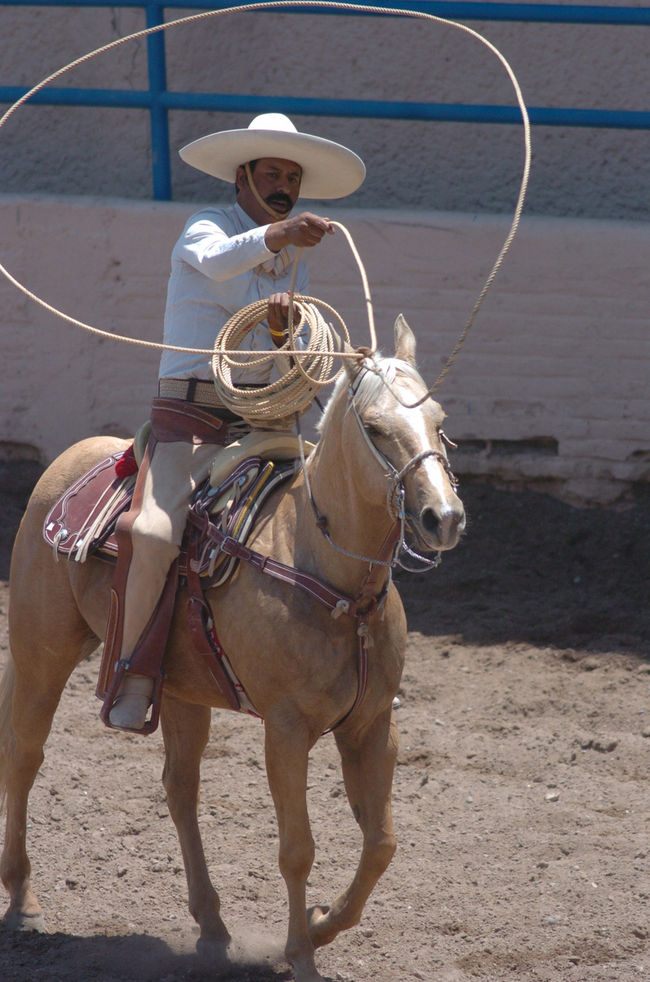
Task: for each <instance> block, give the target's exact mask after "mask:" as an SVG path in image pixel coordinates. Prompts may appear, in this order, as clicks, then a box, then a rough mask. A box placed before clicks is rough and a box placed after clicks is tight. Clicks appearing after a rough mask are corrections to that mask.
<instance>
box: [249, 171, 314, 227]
mask: <svg viewBox="0 0 650 982" xmlns="http://www.w3.org/2000/svg"><path fill="white" fill-rule="evenodd" d="M301 177H302V169H301V168H300V166H299V165H298V164H296V163H294V161H293V160H283V159H281V158H280V157H260V159H259V160H258V161H257V162H256V164H255V168H254V172H253V180H254V182H255V187H256V188H257V190H258V193H259V194H260V196H261V198H262V199H263V200H264V201H265V202H266V203H267V205H270V207H271V208H272V209H273V211H276V212H278V214H279V215H280V217H281V218H286V216H287V215H288V214H289V212H290V211H291V209H292V208H293V206H294V205H295V203H296V201H297V200H298V194H299V193H300V180H301ZM237 202H238V204H239V205H240V206H241V207H242V208H243V209H244V211H245V212H246V214H247V215H250V217H251V218H252V219H253V221H255V222H257V224H258V225H266V224H267V223H268V222H269V219H270V216H269V214H268V212H266V211H264V209H263V208H262V206H261V205H260V203H259V202H258V200H257V198H256V197H255V195H254V194H253V192H252V190H251V188H250V187H249V185H248V179H247V177H246V171H245V170H244V168H243V167H238V168H237Z"/></svg>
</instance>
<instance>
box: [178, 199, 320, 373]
mask: <svg viewBox="0 0 650 982" xmlns="http://www.w3.org/2000/svg"><path fill="white" fill-rule="evenodd" d="M267 228H268V225H256V224H255V222H254V221H253V220H252V218H250V217H249V216H248V215H247V214H246V212H245V211H244V210H243V209H242V208H240V207H239V205H238V204H234V205H226V206H225V207H221V208H219V207H214V208H204V209H203V210H202V211H199V212H197V213H196V214H195V215H192V217H191V218H190V219H189V220H188V222H187V224H186V225H185V228H184V230H183V233H182V235H181V236H180V238H179V239H178V241H177V243H176V245H175V246H174V249H173V251H172V258H171V274H170V277H169V284H168V287H167V306H166V309H165V324H164V332H163V341H164V343H165V344H171V345H179V346H182V347H188V348H208V349H211V348H212V347H213V345H214V342H215V339H216V337H217V335H218V333H219V331H220V330H221V328H222V327H223V326H224V324H225V323H226V322H227V321H228V320H229V318H230V317H232V315H233V314H235V313H237V311H239V310H241V308H242V307H246V306H247V305H248V304H250V303H254V302H256V301H258V300H267V299H268V298H269V297H270V295H271V294H272V293H283V292H287V291H288V290H289V287H290V285H291V276H292V271H293V262H294V258H295V250H294V249H293V247H291V246H290V247H289V248H287V249H283V250H282V251H281V252H279V253H275V252H271V251H270V250H269V249H268V248H267V246H266V244H265V242H264V235H265V232H266V230H267ZM294 290H295V292H296V293H302V294H308V293H309V281H308V277H307V267H306V264H305V263H304V262H303V261H302V260H301V261H300V262H299V263H298V270H297V273H296V281H295V285H294ZM241 347H243V348H250V349H252V350H255V351H269V350H271V349H273V348H274V345H273V342H272V340H271V336H270V333H269V329H268V325H267V323H266V321H263V322H262V323H261V324H258V325H257V327H256V328H254V329H253V330H252V331H250V332H249V333H248V334H247V335H246V337H245V338H244V340H243V341H242V344H241ZM210 361H211V358H210V356H209V355H194V354H191V353H189V352H181V351H163V353H162V357H161V360H160V371H159V375H160V377H161V378H198V379H204V380H210V379H211V378H212V370H211V365H210ZM270 373H271V365H270V364H266V365H256V366H253V367H252V368H249V369H245V370H241V371H240V370H237V369H234V368H233V369H232V378H233V381H235V382H247V383H250V384H261V385H265V384H267V383H268V381H269V376H270Z"/></svg>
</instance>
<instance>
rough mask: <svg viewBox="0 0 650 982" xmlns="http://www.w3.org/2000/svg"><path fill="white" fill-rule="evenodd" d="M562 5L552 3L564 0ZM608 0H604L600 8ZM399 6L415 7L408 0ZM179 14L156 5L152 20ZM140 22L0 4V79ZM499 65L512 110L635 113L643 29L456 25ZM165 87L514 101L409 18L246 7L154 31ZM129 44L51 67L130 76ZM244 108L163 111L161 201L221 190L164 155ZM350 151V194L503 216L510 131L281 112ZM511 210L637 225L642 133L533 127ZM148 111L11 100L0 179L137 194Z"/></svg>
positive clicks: (511, 152) (484, 57) (648, 177)
mask: <svg viewBox="0 0 650 982" xmlns="http://www.w3.org/2000/svg"><path fill="white" fill-rule="evenodd" d="M567 2H569V0H567ZM612 5H613V6H615V5H616V4H612ZM414 6H417V4H414ZM179 15H180V12H179V11H173V10H172V11H170V19H174V18H177V17H178V16H179ZM143 26H144V13H143V12H142V11H137V10H130V9H125V10H119V9H117V8H94V9H75V8H65V9H57V8H50V7H48V8H38V7H32V6H29V7H20V6H3V5H2V4H1V3H0V52H1V63H2V81H3V82H4V83H6V84H13V85H26V86H32V85H34V84H36V83H37V82H39V81H40V80H41V79H42V78H43V77H45V76H46V75H47V74H49V73H50V72H53V71H55V70H57V69H59V68H61V67H62V66H64V65H65V64H67V63H68V62H70V61H71V60H72V59H74V58H78V57H79V56H81V55H83V54H85V53H86V52H88V51H90V50H92V49H94V48H95V47H97V46H98V45H102V44H106V43H107V42H110V41H112V40H114V39H117V38H120V37H124V36H126V35H128V34H131V33H133V32H135V31H136V30H138V29H141V28H142V27H143ZM470 26H471V27H473V28H476V29H478V30H479V31H481V32H482V33H483V34H484V35H485V36H486V37H487V38H488V39H489V40H490V41H491V42H492V43H493V44H495V45H496V46H497V47H498V48H499V50H500V51H501V52H502V53H503V54H504V56H505V57H506V58H507V59H508V60H509V62H510V64H511V65H512V68H513V70H514V71H515V73H516V75H517V77H518V79H519V81H520V83H521V86H522V90H523V94H524V98H525V100H526V102H527V103H528V105H530V106H560V107H584V108H604V109H638V110H641V109H647V108H648V106H647V51H648V30H647V29H644V28H642V27H636V28H635V27H618V26H589V25H587V26H581V25H566V24H517V23H490V22H485V23H480V24H479V23H473V24H471V25H470ZM166 46H167V62H168V85H169V88H170V89H171V90H177V91H188V92H197V91H199V92H200V91H207V92H215V91H216V92H223V93H237V92H239V93H246V94H259V95H274V96H287V97H290V96H293V95H300V96H308V97H315V98H319V97H330V98H362V99H377V100H392V101H399V100H405V101H411V100H415V101H433V102H456V103H495V104H505V105H514V104H515V99H514V95H513V89H512V86H511V84H510V81H509V80H508V77H507V75H506V73H505V71H504V69H503V66H502V65H501V64H500V63H499V61H498V60H497V59H496V58H495V57H494V55H493V54H491V53H490V52H489V51H488V50H487V49H486V48H485V47H484V46H483V45H482V44H480V42H478V41H477V40H476V39H475V38H473V37H471V36H468V35H467V34H464V33H461V32H460V31H459V30H457V29H454V28H451V27H449V26H445V25H442V24H438V23H431V22H429V21H422V20H406V19H394V18H389V17H377V18H368V17H364V18H360V17H347V16H346V17H333V16H315V15H304V14H281V13H265V12H260V11H255V12H250V11H249V12H245V13H239V14H226V15H220V16H218V17H211V18H210V19H209V20H202V21H201V22H200V23H198V24H194V25H190V26H182V27H175V28H173V29H171V30H168V31H167V32H166ZM146 67H147V66H146V43H145V42H144V41H143V40H142V39H140V40H138V41H133V42H129V43H128V44H125V45H122V46H120V47H118V48H116V49H114V50H113V51H111V52H110V53H108V54H105V55H102V56H101V57H98V58H95V59H93V60H92V61H89V62H87V63H85V64H83V65H82V66H80V67H79V68H77V69H75V70H74V71H73V72H69V73H67V74H66V75H64V76H62V78H60V79H59V80H58V81H57V82H56V84H57V85H69V86H78V85H79V86H80V85H88V86H96V87H100V88H104V87H117V88H126V89H141V88H145V87H146ZM249 120H250V115H248V114H247V115H242V114H239V113H236V114H215V113H207V114H205V113H194V112H183V111H175V112H172V113H171V114H170V129H171V145H172V150H173V153H172V156H173V184H174V197H175V199H176V200H185V201H189V200H192V201H204V200H210V199H212V198H214V197H215V196H221V197H222V196H223V195H224V194H227V190H226V188H225V186H223V185H221V184H219V182H214V181H211V180H210V179H209V178H206V177H203V176H202V175H200V174H199V173H198V172H194V171H193V170H192V169H191V168H189V167H188V166H187V165H184V164H183V163H182V162H181V161H180V159H179V158H178V157H177V154H176V150H177V148H178V147H180V146H182V145H183V144H184V143H186V142H188V141H189V140H191V139H194V138H195V137H197V136H198V135H200V134H202V133H204V132H208V131H210V130H217V129H224V128H230V127H236V126H246V125H247V124H248V122H249ZM296 121H297V123H298V125H299V126H300V127H301V128H302V129H306V130H308V131H310V132H316V133H319V134H321V135H322V136H326V137H330V138H332V139H335V140H339V141H341V142H343V143H346V144H348V145H349V146H351V147H352V148H353V149H355V150H356V151H357V152H358V153H360V154H361V156H362V157H363V158H364V159H365V160H366V161H367V164H368V180H367V182H366V184H365V186H364V187H363V188H362V189H361V191H360V192H359V193H358V194H357V195H355V197H354V199H353V200H352V201H351V202H350V204H351V205H354V207H364V208H365V207H368V208H414V209H417V208H420V207H424V208H427V209H436V210H443V211H455V210H458V211H463V212H467V213H474V212H479V213H489V212H493V213H504V214H507V213H509V212H510V211H511V210H512V208H513V206H514V202H515V199H516V193H517V186H518V181H519V177H520V172H521V165H522V132H521V127H520V126H510V125H507V126H505V125H485V124H483V125H481V124H458V123H413V122H411V123H409V122H403V121H399V120H395V121H385V122H377V121H373V120H359V119H343V120H337V119H332V118H320V119H315V118H309V117H303V118H297V120H296ZM533 144H534V151H535V162H534V167H533V172H532V176H531V185H530V191H529V196H528V203H527V211H528V213H529V214H546V215H557V216H564V217H568V216H573V217H592V218H611V219H630V220H637V219H642V218H645V219H647V218H648V217H649V216H650V141H649V140H648V135H647V132H643V131H640V132H639V131H636V132H635V131H626V130H597V129H567V128H565V127H544V126H536V127H534V130H533ZM150 164H151V147H150V141H149V123H148V114H147V113H146V112H145V111H138V110H130V111H124V110H112V109H104V110H101V111H100V110H97V109H90V108H74V109H69V108H68V109H66V108H64V107H39V106H32V105H27V106H25V107H24V108H22V109H20V110H19V112H18V113H16V115H15V116H14V117H12V119H11V120H10V121H9V123H8V124H7V125H6V126H5V127H4V129H3V130H2V131H1V132H0V173H2V190H3V191H5V192H14V193H19V194H21V193H25V192H38V193H49V194H69V193H77V194H89V195H109V196H120V197H134V198H149V197H150V196H151V166H150Z"/></svg>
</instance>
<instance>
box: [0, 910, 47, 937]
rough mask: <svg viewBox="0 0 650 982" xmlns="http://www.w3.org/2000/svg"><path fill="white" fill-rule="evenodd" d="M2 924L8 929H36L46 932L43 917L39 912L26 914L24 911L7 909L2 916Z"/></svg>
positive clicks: (42, 932) (39, 931)
mask: <svg viewBox="0 0 650 982" xmlns="http://www.w3.org/2000/svg"><path fill="white" fill-rule="evenodd" d="M2 924H3V926H4V927H6V928H7V929H8V930H9V931H37V932H38V933H39V934H47V928H46V927H45V918H44V917H43V915H42V914H41V913H38V914H26V913H25V912H24V911H19V910H11V909H9V910H8V911H7V913H6V914H5V916H4V917H3V918H2Z"/></svg>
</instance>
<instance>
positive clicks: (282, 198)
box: [266, 191, 293, 208]
mask: <svg viewBox="0 0 650 982" xmlns="http://www.w3.org/2000/svg"><path fill="white" fill-rule="evenodd" d="M266 203H267V205H271V206H273V205H286V207H287V208H292V207H293V201H292V200H291V198H290V197H289V195H288V194H282V192H281V191H276V192H274V193H273V194H270V195H269V196H268V198H267V199H266Z"/></svg>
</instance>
